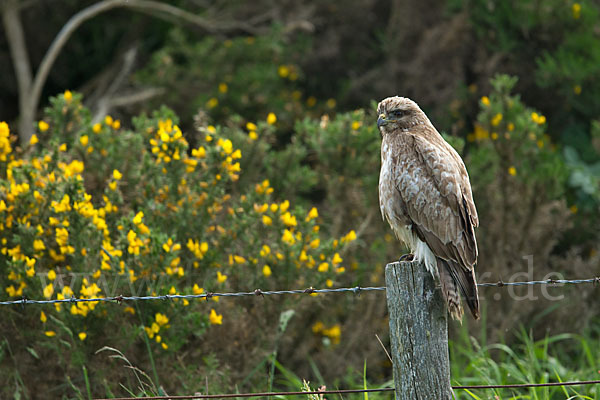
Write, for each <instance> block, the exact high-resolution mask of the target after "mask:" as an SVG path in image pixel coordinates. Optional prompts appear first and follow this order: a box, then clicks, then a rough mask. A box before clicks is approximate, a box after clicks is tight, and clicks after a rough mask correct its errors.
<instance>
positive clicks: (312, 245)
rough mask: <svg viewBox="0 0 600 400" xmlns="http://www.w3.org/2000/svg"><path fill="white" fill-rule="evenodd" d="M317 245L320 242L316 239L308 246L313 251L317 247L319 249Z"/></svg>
mask: <svg viewBox="0 0 600 400" xmlns="http://www.w3.org/2000/svg"><path fill="white" fill-rule="evenodd" d="M319 244H321V240H320V239H319V238H316V239H314V240H311V242H310V243H309V244H308V245H309V246H310V247H312V248H313V249H316V248H317V247H319Z"/></svg>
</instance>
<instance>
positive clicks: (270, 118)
mask: <svg viewBox="0 0 600 400" xmlns="http://www.w3.org/2000/svg"><path fill="white" fill-rule="evenodd" d="M275 122H277V116H276V115H275V114H274V113H272V112H270V113H269V115H267V124H269V125H273V124H274V123H275Z"/></svg>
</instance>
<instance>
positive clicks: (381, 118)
mask: <svg viewBox="0 0 600 400" xmlns="http://www.w3.org/2000/svg"><path fill="white" fill-rule="evenodd" d="M387 124H388V120H387V119H386V118H385V114H379V118H377V127H378V128H381V127H382V126H384V125H387Z"/></svg>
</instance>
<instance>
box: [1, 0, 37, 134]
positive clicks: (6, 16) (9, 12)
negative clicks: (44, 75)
mask: <svg viewBox="0 0 600 400" xmlns="http://www.w3.org/2000/svg"><path fill="white" fill-rule="evenodd" d="M19 8H20V5H19V2H18V1H16V0H6V1H4V2H3V3H2V22H3V24H4V30H5V31H6V38H7V40H8V47H9V49H10V53H11V58H12V62H13V68H14V69H15V75H16V77H17V85H18V90H19V108H20V110H21V121H20V127H19V133H21V132H22V131H23V128H25V130H27V129H29V130H31V125H32V124H33V113H32V112H29V113H27V112H28V111H31V110H29V109H28V107H27V101H28V94H29V89H30V88H31V79H32V77H31V64H30V62H29V56H28V55H27V47H26V46H25V34H24V33H23V25H22V24H21V18H20V17H19ZM25 124H29V126H27V125H25ZM30 136H31V135H30ZM23 139H24V138H23V137H21V140H23ZM25 139H29V137H26V138H25Z"/></svg>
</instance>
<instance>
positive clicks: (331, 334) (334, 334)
mask: <svg viewBox="0 0 600 400" xmlns="http://www.w3.org/2000/svg"><path fill="white" fill-rule="evenodd" d="M323 335H324V336H327V337H328V338H329V339H331V341H332V342H333V344H338V343H339V342H340V337H341V336H342V329H341V328H340V326H339V325H338V324H335V325H334V326H332V327H331V328H329V329H324V330H323Z"/></svg>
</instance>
